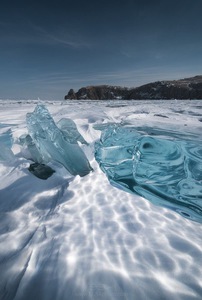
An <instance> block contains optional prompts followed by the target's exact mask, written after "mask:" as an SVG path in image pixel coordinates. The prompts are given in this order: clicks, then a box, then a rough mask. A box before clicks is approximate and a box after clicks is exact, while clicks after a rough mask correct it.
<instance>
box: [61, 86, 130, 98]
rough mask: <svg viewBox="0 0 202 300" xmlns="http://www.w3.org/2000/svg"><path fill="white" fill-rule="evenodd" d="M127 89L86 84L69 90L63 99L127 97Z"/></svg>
mask: <svg viewBox="0 0 202 300" xmlns="http://www.w3.org/2000/svg"><path fill="white" fill-rule="evenodd" d="M128 91H129V89H128V88H126V87H120V86H110V85H98V86H87V87H83V88H81V89H79V90H78V92H76V93H75V92H74V90H72V89H71V90H69V93H68V94H67V95H66V96H65V99H77V100H80V99H92V100H108V99H125V98H127V95H128Z"/></svg>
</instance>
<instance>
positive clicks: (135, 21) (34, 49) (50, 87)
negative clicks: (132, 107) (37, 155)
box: [0, 0, 202, 99]
mask: <svg viewBox="0 0 202 300" xmlns="http://www.w3.org/2000/svg"><path fill="white" fill-rule="evenodd" d="M201 12H202V1H201V0H170V1H167V0H99V1H96V0H94V1H90V0H66V1H63V0H57V1H46V0H45V1H43V0H41V1H39V0H35V1H29V0H26V1H20V0H19V1H12V2H11V1H4V3H1V9H0V99H5V98H6V99H7V98H9V99H10V98H12V99H36V98H38V97H39V98H40V99H63V97H64V95H65V94H66V93H67V91H68V90H69V89H70V88H74V89H78V88H79V87H81V86H86V85H95V84H113V85H121V86H129V87H133V86H138V85H141V84H144V83H147V82H151V81H155V80H159V79H179V78H184V77H189V76H193V75H198V74H202V33H201V30H202V17H201Z"/></svg>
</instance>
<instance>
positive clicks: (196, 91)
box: [65, 75, 202, 100]
mask: <svg viewBox="0 0 202 300" xmlns="http://www.w3.org/2000/svg"><path fill="white" fill-rule="evenodd" d="M65 99H66V100H67V99H69V100H82V99H83V100H87V99H90V100H108V99H109V100H115V99H117V100H132V99H134V100H147V99H154V100H160V99H168V100H170V99H185V100H186V99H202V75H198V76H195V77H190V78H185V79H180V80H165V81H156V82H152V83H148V84H144V85H141V86H139V87H135V88H127V87H120V86H110V85H97V86H87V87H82V88H80V89H79V90H78V92H75V91H74V90H73V89H70V90H69V92H68V94H67V95H66V96H65Z"/></svg>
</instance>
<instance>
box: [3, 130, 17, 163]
mask: <svg viewBox="0 0 202 300" xmlns="http://www.w3.org/2000/svg"><path fill="white" fill-rule="evenodd" d="M12 144H13V135H12V131H11V129H8V130H7V131H5V132H3V133H2V134H1V135H0V161H11V160H12V159H15V156H14V154H13V152H12V150H11V147H12Z"/></svg>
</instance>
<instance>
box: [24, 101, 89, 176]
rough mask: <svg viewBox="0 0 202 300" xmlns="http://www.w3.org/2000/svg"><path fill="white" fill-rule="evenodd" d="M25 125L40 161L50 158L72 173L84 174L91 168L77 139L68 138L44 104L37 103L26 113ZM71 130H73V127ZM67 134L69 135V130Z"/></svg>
mask: <svg viewBox="0 0 202 300" xmlns="http://www.w3.org/2000/svg"><path fill="white" fill-rule="evenodd" d="M27 127H28V131H29V135H30V137H31V139H32V141H33V143H34V144H35V147H36V149H37V150H38V151H39V152H40V155H41V157H42V161H40V163H47V162H48V161H50V160H53V161H57V162H59V163H61V164H62V165H63V166H64V167H65V168H66V169H67V170H68V171H69V173H71V174H72V175H80V176H85V175H87V174H88V173H89V172H90V171H91V170H92V168H91V166H90V163H89V161H88V159H87V157H86V156H85V154H84V152H83V151H82V149H81V148H80V147H79V145H78V143H77V141H76V140H74V141H73V140H71V139H70V138H69V139H68V138H67V135H68V134H67V133H64V132H63V131H62V130H60V129H59V128H58V127H57V126H56V124H55V122H54V120H53V118H52V117H51V115H50V114H49V112H48V110H47V108H46V107H45V106H43V105H37V106H36V108H35V110H34V112H33V113H28V114H27ZM70 131H71V129H70ZM73 131H74V132H75V128H74V130H73ZM69 136H71V132H70V133H69ZM32 141H30V143H32ZM31 146H33V145H31ZM34 151H35V150H34ZM36 162H39V161H36Z"/></svg>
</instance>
